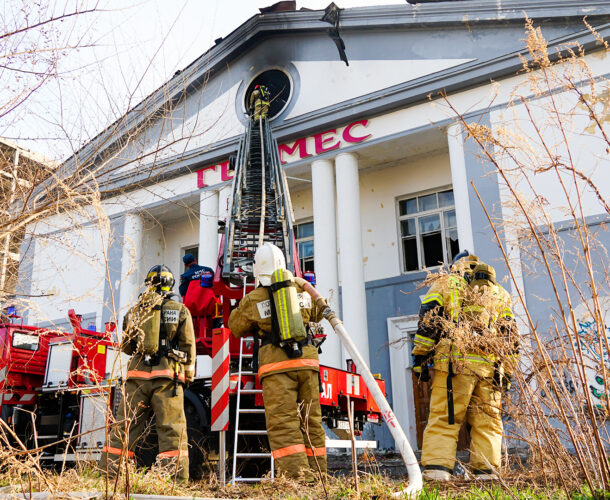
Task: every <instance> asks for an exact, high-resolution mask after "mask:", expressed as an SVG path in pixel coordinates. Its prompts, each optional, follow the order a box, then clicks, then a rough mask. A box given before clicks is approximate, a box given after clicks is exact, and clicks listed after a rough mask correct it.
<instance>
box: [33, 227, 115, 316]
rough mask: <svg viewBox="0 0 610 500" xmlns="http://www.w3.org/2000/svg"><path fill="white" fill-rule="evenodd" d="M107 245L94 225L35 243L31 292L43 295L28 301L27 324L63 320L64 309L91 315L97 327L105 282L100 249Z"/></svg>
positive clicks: (100, 231) (103, 261)
mask: <svg viewBox="0 0 610 500" xmlns="http://www.w3.org/2000/svg"><path fill="white" fill-rule="evenodd" d="M107 243H108V239H107V233H105V231H103V230H101V229H100V228H99V227H96V226H88V227H84V228H80V229H73V230H72V231H68V232H63V231H61V232H56V233H53V234H51V235H48V236H47V237H45V238H39V239H38V240H37V242H36V255H35V256H34V265H33V269H32V276H31V280H32V288H31V293H32V295H38V294H44V295H47V296H45V297H40V298H34V299H32V301H31V307H32V309H31V311H30V316H29V321H30V323H38V322H47V321H56V320H61V319H66V320H67V318H68V309H75V310H76V312H77V314H83V315H86V314H91V313H94V314H95V315H96V318H97V328H100V326H101V316H102V308H103V303H104V285H105V280H106V262H105V258H104V252H103V251H102V249H103V248H105V247H106V245H107Z"/></svg>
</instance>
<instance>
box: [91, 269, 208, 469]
mask: <svg viewBox="0 0 610 500" xmlns="http://www.w3.org/2000/svg"><path fill="white" fill-rule="evenodd" d="M145 284H146V286H147V290H146V291H145V292H144V293H142V295H140V298H139V300H138V303H137V304H136V305H135V306H134V307H132V308H131V309H130V310H129V312H128V313H127V314H126V315H125V318H124V320H123V341H122V344H121V350H122V351H123V352H124V353H126V354H129V355H131V359H130V360H129V365H128V368H127V381H126V383H125V394H124V397H123V399H122V400H121V404H120V406H119V410H118V413H117V415H116V419H117V421H118V422H119V423H118V424H116V425H115V426H114V427H113V428H112V431H111V432H110V433H109V436H108V443H107V445H106V446H104V448H103V450H102V456H101V458H100V462H99V466H100V468H101V469H102V470H104V471H105V470H106V469H107V468H108V472H109V473H110V475H111V476H113V475H116V473H117V471H118V466H119V460H120V459H121V458H122V457H123V456H124V455H125V454H126V455H127V456H128V457H130V458H131V457H133V456H134V452H133V450H134V448H135V446H136V444H137V441H138V438H139V437H140V435H142V434H143V432H144V430H145V427H146V425H147V421H148V417H149V416H150V412H151V411H153V412H154V415H155V418H156V426H157V435H158V439H159V454H158V455H157V459H158V460H159V461H160V462H161V463H162V464H166V465H172V466H173V465H174V464H175V463H176V460H177V461H178V469H177V471H178V479H179V480H188V474H189V472H188V471H189V462H188V438H187V433H186V418H185V415H184V399H183V391H184V388H183V384H185V383H190V382H191V381H192V380H193V377H194V374H195V370H194V369H195V359H196V358H195V336H194V333H193V321H192V319H191V314H190V313H189V311H188V309H187V308H186V307H185V306H184V305H183V304H181V303H179V302H176V301H175V300H172V299H171V297H172V295H173V294H172V293H171V289H172V287H173V286H174V276H173V274H172V272H171V271H170V270H169V269H168V268H167V267H165V266H161V265H158V266H154V267H153V268H152V269H151V270H150V271H149V272H148V274H147V276H146V280H145ZM125 420H127V421H131V423H130V425H129V427H128V429H127V428H126V425H125V423H124V422H125ZM126 434H127V435H126ZM171 470H172V471H173V470H174V469H171Z"/></svg>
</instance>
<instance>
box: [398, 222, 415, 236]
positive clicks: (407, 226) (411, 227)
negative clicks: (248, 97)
mask: <svg viewBox="0 0 610 500" xmlns="http://www.w3.org/2000/svg"><path fill="white" fill-rule="evenodd" d="M400 230H401V232H402V236H415V235H416V234H417V233H416V231H415V219H407V220H403V221H401V223H400Z"/></svg>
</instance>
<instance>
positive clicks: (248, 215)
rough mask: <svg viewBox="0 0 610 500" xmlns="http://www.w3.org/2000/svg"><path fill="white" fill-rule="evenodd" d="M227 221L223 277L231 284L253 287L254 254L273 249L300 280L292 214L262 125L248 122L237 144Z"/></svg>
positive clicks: (277, 159)
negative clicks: (266, 246) (264, 248)
mask: <svg viewBox="0 0 610 500" xmlns="http://www.w3.org/2000/svg"><path fill="white" fill-rule="evenodd" d="M235 163H236V164H235V180H234V182H233V192H232V197H231V206H230V209H229V214H230V216H229V218H228V221H227V225H226V227H225V235H224V238H225V244H224V245H223V247H224V248H223V264H222V277H223V278H225V279H229V281H230V282H231V283H235V284H238V283H239V284H243V282H244V278H245V279H246V281H247V282H253V275H252V263H253V262H254V253H255V252H256V249H257V248H258V247H259V246H260V245H262V244H263V243H265V242H270V243H273V244H274V245H277V246H278V247H279V248H280V249H281V250H282V251H283V252H284V255H285V256H286V266H287V267H288V269H290V270H291V271H292V272H294V273H295V274H299V275H300V268H299V263H298V259H297V258H296V245H295V241H294V233H293V213H292V203H291V201H290V193H289V191H288V185H287V182H286V176H285V175H284V171H283V169H282V164H281V161H280V155H279V152H278V146H277V141H276V140H275V138H274V137H273V134H272V132H271V127H270V125H269V123H268V122H267V120H266V119H261V120H259V121H258V122H254V121H249V122H248V126H247V130H246V133H245V135H244V136H243V137H242V139H241V141H240V143H239V149H238V152H237V158H236V162H235Z"/></svg>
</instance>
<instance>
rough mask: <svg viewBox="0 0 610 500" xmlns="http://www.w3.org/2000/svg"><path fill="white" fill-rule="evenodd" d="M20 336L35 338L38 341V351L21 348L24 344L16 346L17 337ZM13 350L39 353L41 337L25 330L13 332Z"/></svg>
mask: <svg viewBox="0 0 610 500" xmlns="http://www.w3.org/2000/svg"><path fill="white" fill-rule="evenodd" d="M16 335H19V336H22V337H30V338H35V339H36V341H37V342H36V349H30V348H28V347H20V346H22V345H24V343H21V344H19V345H15V336H16ZM25 345H34V344H25ZM11 348H13V349H20V350H22V351H28V352H38V351H39V350H40V335H36V334H35V333H33V332H28V331H24V330H13V332H12V333H11Z"/></svg>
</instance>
